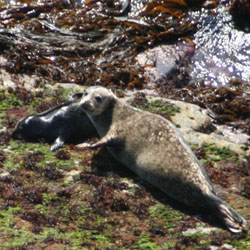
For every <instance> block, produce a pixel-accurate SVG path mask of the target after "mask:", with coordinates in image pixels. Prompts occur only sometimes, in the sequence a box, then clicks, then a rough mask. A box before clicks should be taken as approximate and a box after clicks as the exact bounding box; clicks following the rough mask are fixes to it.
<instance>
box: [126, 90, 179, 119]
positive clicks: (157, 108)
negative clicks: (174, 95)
mask: <svg viewBox="0 0 250 250" xmlns="http://www.w3.org/2000/svg"><path fill="white" fill-rule="evenodd" d="M131 105H132V106H134V107H136V108H139V109H142V110H146V111H149V112H151V113H156V114H160V115H163V116H164V114H165V115H166V114H167V115H170V116H173V115H175V114H176V113H179V112H180V108H179V107H177V106H176V105H174V104H171V103H167V102H164V101H162V100H154V101H148V100H147V99H146V97H145V96H144V95H142V94H137V96H136V97H135V99H134V100H133V101H132V103H131Z"/></svg>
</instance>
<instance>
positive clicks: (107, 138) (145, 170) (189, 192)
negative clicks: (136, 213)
mask: <svg viewBox="0 0 250 250" xmlns="http://www.w3.org/2000/svg"><path fill="white" fill-rule="evenodd" d="M79 105H80V106H81V107H82V109H83V110H84V111H85V112H86V113H87V115H88V116H89V118H90V120H91V121H92V123H93V125H94V126H95V128H96V130H97V132H98V134H99V136H100V138H101V139H100V140H99V141H98V142H96V143H93V144H89V143H84V144H83V146H85V147H88V148H97V147H100V146H107V148H108V150H109V151H110V153H111V154H112V155H113V156H114V157H115V158H116V159H117V160H118V161H120V162H121V163H122V164H123V165H125V166H126V167H128V168H130V169H131V170H132V171H134V172H135V173H136V174H137V175H139V176H140V177H142V178H143V179H145V180H146V181H148V182H149V183H151V184H153V185H154V186H156V187H158V188H159V189H161V190H162V191H163V192H165V194H167V195H168V196H170V197H172V198H174V199H176V200H177V201H179V202H182V203H185V204H186V205H188V206H189V207H193V208H195V209H199V210H200V211H206V213H209V214H210V215H211V216H213V218H216V220H217V221H220V222H221V223H222V224H223V225H224V226H225V227H226V228H227V229H228V230H230V231H231V232H234V233H238V232H240V231H241V230H242V229H243V228H244V227H245V226H246V221H245V219H244V218H243V217H241V216H240V215H239V214H238V213H237V212H236V211H235V210H234V209H233V208H231V207H230V206H229V205H227V204H226V203H225V202H224V201H223V200H222V199H221V198H220V197H219V196H218V195H217V193H216V191H215V189H214V188H213V186H212V184H211V181H210V180H209V178H208V176H207V174H206V172H205V169H204V168H203V167H202V165H201V164H200V162H199V161H198V159H197V158H196V156H195V155H194V153H193V152H192V150H191V149H190V147H189V146H188V145H187V143H186V142H185V141H184V139H183V137H182V135H181V134H180V132H179V130H178V129H177V128H176V127H175V126H174V125H173V124H172V123H171V122H170V121H168V120H166V119H164V118H163V117H161V116H159V115H156V114H152V113H150V112H147V111H142V110H139V109H136V108H134V107H131V106H129V105H127V104H124V103H123V102H122V101H120V100H119V99H118V98H117V97H116V96H115V95H114V94H113V93H112V92H111V91H110V90H108V89H106V88H104V87H99V86H95V87H90V88H88V89H87V90H86V92H85V93H84V95H83V97H82V98H81V99H80V101H79Z"/></svg>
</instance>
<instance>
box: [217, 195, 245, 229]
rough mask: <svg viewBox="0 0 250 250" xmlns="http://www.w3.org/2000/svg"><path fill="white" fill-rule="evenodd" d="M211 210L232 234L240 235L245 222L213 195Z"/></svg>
mask: <svg viewBox="0 0 250 250" xmlns="http://www.w3.org/2000/svg"><path fill="white" fill-rule="evenodd" d="M213 200H214V203H213V207H212V210H213V211H214V212H215V215H216V217H217V218H218V219H220V221H222V222H223V224H224V225H225V226H226V227H227V229H228V230H229V231H231V232H232V233H240V232H241V231H242V229H244V228H245V227H246V225H247V222H246V220H245V219H244V218H243V217H242V216H240V215H239V214H238V213H237V212H236V211H235V210H234V209H233V208H231V207H230V206H229V205H227V204H226V203H225V202H224V201H223V200H221V199H220V198H219V197H217V196H215V195H213Z"/></svg>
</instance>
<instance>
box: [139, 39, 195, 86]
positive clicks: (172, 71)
mask: <svg viewBox="0 0 250 250" xmlns="http://www.w3.org/2000/svg"><path fill="white" fill-rule="evenodd" d="M193 52H194V47H193V46H192V45H191V44H184V43H182V44H181V43H180V44H178V45H161V46H158V47H155V48H153V49H148V50H146V51H144V52H142V53H140V54H138V55H137V56H136V61H137V63H138V64H139V65H140V66H141V67H143V69H144V76H145V79H146V80H147V87H152V86H153V85H154V84H155V83H162V84H167V85H173V86H176V87H182V86H184V85H186V84H188V82H189V79H188V71H189V70H190V69H189V61H190V58H191V56H192V54H193Z"/></svg>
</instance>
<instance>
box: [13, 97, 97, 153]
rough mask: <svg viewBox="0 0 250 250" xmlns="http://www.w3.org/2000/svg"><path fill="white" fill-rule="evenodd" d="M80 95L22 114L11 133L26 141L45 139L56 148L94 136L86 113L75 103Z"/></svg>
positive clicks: (93, 128)
mask: <svg viewBox="0 0 250 250" xmlns="http://www.w3.org/2000/svg"><path fill="white" fill-rule="evenodd" d="M81 96H82V93H76V94H74V95H72V96H71V97H70V98H69V101H67V102H66V103H64V104H62V105H59V106H57V107H54V108H52V109H50V110H47V111H45V112H42V113H39V114H33V115H28V116H26V117H24V118H23V119H21V120H20V121H19V122H18V124H17V125H16V128H15V129H14V131H13V133H12V137H13V138H14V139H20V140H24V141H28V142H37V141H40V140H45V141H46V142H47V143H49V144H51V148H50V149H51V151H56V150H58V149H59V148H61V147H63V146H64V144H78V143H81V142H83V141H84V140H86V139H88V138H91V137H96V136H98V134H97V132H96V129H95V127H94V126H93V125H92V123H91V121H90V120H89V118H88V116H87V115H86V113H85V112H84V111H83V110H82V109H80V108H79V106H78V105H77V104H76V101H77V100H78V99H79V98H80V97H81Z"/></svg>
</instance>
